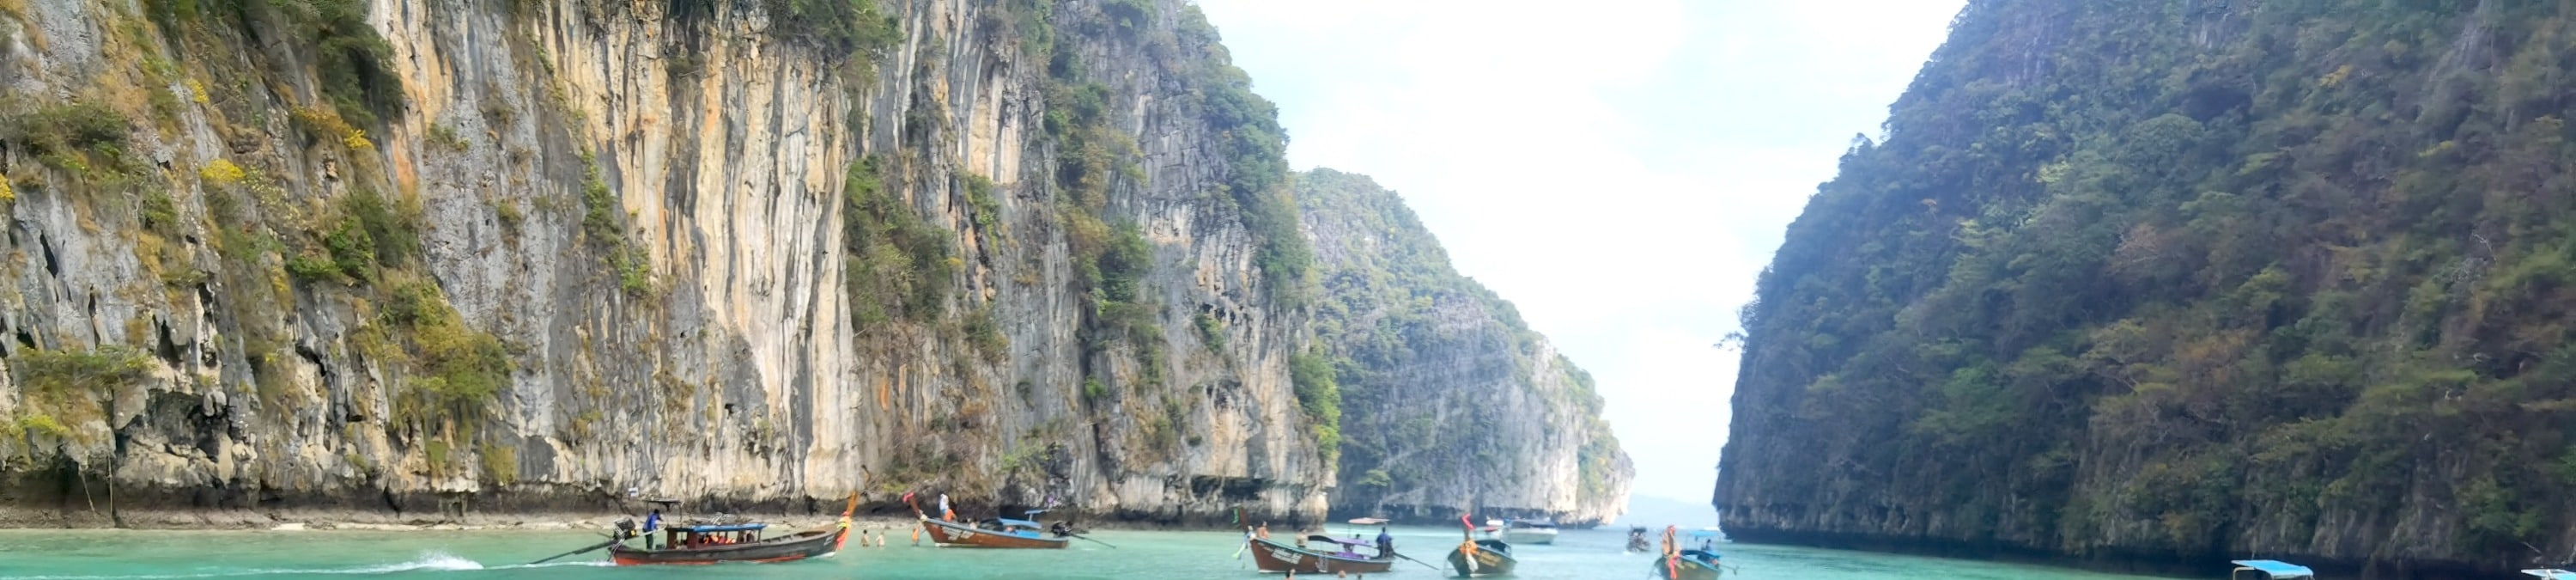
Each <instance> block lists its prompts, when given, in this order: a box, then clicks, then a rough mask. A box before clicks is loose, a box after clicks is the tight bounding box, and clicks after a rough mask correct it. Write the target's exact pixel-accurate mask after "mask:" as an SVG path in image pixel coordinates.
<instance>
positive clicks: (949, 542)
mask: <svg viewBox="0 0 2576 580" xmlns="http://www.w3.org/2000/svg"><path fill="white" fill-rule="evenodd" d="M921 531H922V532H924V533H925V534H926V535H928V536H930V541H932V542H937V543H938V544H939V545H941V546H947V547H952V548H1018V549H1039V550H1046V549H1060V548H1063V547H1065V545H1066V544H1071V543H1073V540H1072V539H1071V538H1045V537H1034V538H1033V537H1029V536H1023V535H1020V534H1014V533H1009V532H996V531H993V530H979V529H975V528H974V527H973V526H968V525H965V524H960V523H956V522H950V521H943V520H934V519H929V518H922V520H921Z"/></svg>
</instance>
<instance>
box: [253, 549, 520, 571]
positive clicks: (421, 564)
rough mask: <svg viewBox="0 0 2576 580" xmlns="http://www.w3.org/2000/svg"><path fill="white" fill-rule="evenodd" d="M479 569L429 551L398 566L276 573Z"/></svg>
mask: <svg viewBox="0 0 2576 580" xmlns="http://www.w3.org/2000/svg"><path fill="white" fill-rule="evenodd" d="M481 569H483V563H482V562H476V561H473V560H467V559H464V558H459V557H456V555H454V554H449V553H446V552H437V551H431V552H423V553H421V555H420V558H418V559H414V560H412V561H409V562H403V563H399V564H384V565H379V566H365V567H359V568H346V569H339V570H303V571H294V572H283V571H281V572H278V573H283V574H391V573H394V572H413V571H420V570H440V571H453V570H481Z"/></svg>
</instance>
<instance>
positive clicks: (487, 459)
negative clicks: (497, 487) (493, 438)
mask: <svg viewBox="0 0 2576 580" xmlns="http://www.w3.org/2000/svg"><path fill="white" fill-rule="evenodd" d="M480 454H481V455H482V457H483V479H484V481H489V482H492V483H496V484H501V485H509V484H512V483H517V482H518V481H519V450H518V448H516V447H511V446H508V445H487V446H484V447H483V449H482V450H481V451H480Z"/></svg>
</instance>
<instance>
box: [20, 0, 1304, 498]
mask: <svg viewBox="0 0 2576 580" xmlns="http://www.w3.org/2000/svg"><path fill="white" fill-rule="evenodd" d="M0 87H5V89H0V90H5V93H0V94H5V97H0V111H5V112H0V175H5V179H0V182H5V183H6V185H7V187H5V188H0V212H5V213H6V214H7V215H8V216H9V218H10V221H9V223H8V236H7V237H6V239H5V240H0V241H5V250H6V251H5V254H0V278H5V280H6V281H7V282H6V283H5V284H0V336H7V337H9V339H8V340H6V341H0V342H5V344H0V366H6V367H7V372H6V373H5V376H6V382H5V383H0V417H5V418H7V420H6V421H0V522H7V523H12V524H43V525H50V524H56V523H63V524H80V525H94V524H102V523H109V522H119V523H127V524H145V525H150V524H158V523H184V522H189V521H196V519H197V518H207V517H217V516H209V515H206V514H209V513H227V510H229V512H228V513H237V514H238V513H254V514H256V513H269V514H274V513H282V512H284V511H286V510H297V509H304V510H317V511H325V512H338V513H345V514H347V515H344V516H337V517H352V518H365V517H375V516H382V517H384V518H387V519H412V518H418V517H423V515H422V514H430V513H436V512H437V511H438V510H444V509H457V508H460V507H461V508H462V509H464V510H466V511H467V513H468V515H467V517H469V518H471V517H477V516H475V515H474V514H479V513H495V512H502V511H505V510H506V511H543V510H549V509H559V510H581V511H604V510H611V509H620V508H622V507H631V506H626V505H625V504H621V503H619V501H618V499H617V498H620V497H625V496H629V495H637V494H640V495H645V496H668V497H677V498H682V499H685V500H692V501H694V502H695V506H696V507H700V508H706V509H726V510H737V511H740V510H774V511H778V512H801V511H810V510H816V509H817V508H818V506H819V505H820V504H837V503H838V500H839V499H840V498H841V497H843V496H844V495H846V494H848V493H852V492H861V493H864V494H865V495H866V497H867V498H868V499H869V500H870V501H872V502H875V503H876V505H879V506H880V507H881V509H882V508H891V507H892V506H890V505H887V503H886V502H891V501H893V498H894V497H896V496H897V495H899V494H901V493H902V492H904V491H906V490H915V489H919V490H927V491H938V492H945V493H949V494H951V495H952V496H954V497H955V498H957V499H958V500H960V501H961V502H963V503H964V504H965V505H966V506H968V507H969V508H970V509H974V510H983V509H993V508H994V507H996V506H997V505H1010V506H1031V505H1041V504H1063V505H1066V506H1069V507H1070V508H1071V509H1077V510H1081V511H1084V512H1089V513H1093V514H1098V515H1100V516H1104V517H1114V518H1122V519H1138V520H1154V521H1166V522H1169V521H1187V520H1203V519H1205V518H1219V519H1222V518H1224V517H1226V516H1225V515H1223V514H1229V513H1232V512H1234V511H1236V510H1237V509H1241V510H1243V511H1245V512H1247V513H1249V514H1253V515H1258V516H1261V517H1267V518H1272V519H1278V520H1283V521H1295V520H1304V521H1312V520H1315V519H1317V518H1320V517H1321V516H1322V515H1323V514H1324V511H1325V495H1324V492H1325V490H1326V489H1328V488H1329V487H1331V486H1332V485H1333V483H1334V479H1333V471H1332V469H1331V468H1330V465H1329V464H1328V463H1326V462H1325V460H1324V459H1323V455H1322V452H1321V451H1320V450H1319V449H1318V447H1317V445H1316V444H1315V443H1314V442H1313V441H1312V440H1311V439H1310V438H1309V434H1308V433H1309V428H1308V426H1307V419H1306V418H1305V413H1303V411H1302V408H1301V406H1300V404H1299V401H1298V399H1297V398H1296V395H1295V393H1294V391H1293V389H1292V388H1291V385H1290V377H1289V375H1290V373H1289V366H1290V365H1289V362H1290V357H1291V355H1292V354H1293V352H1294V351H1295V350H1296V348H1297V347H1298V346H1299V345H1302V344H1304V342H1305V341H1306V340H1307V338H1306V335H1307V331H1306V330H1305V329H1304V328H1303V326H1302V319H1303V316H1304V315H1303V314H1301V312H1300V310H1299V308H1300V307H1298V306H1296V304H1297V303H1298V301H1299V300H1302V299H1303V298H1301V297H1300V296H1301V295H1300V294H1299V293H1300V292H1301V291H1302V290H1303V289H1304V288H1306V287H1307V286H1309V285H1311V281H1310V278H1309V275H1308V274H1307V273H1306V271H1305V268H1306V264H1307V263H1308V255H1309V254H1308V252H1307V250H1306V246H1305V243H1304V240H1303V239H1302V238H1301V237H1299V236H1298V235H1297V232H1296V229H1295V228H1296V223H1297V219H1296V217H1295V213H1294V212H1295V208H1294V207H1293V205H1292V204H1291V203H1290V202H1289V201H1288V192H1287V190H1286V187H1287V180H1286V178H1287V175H1286V171H1285V166H1284V164H1283V163H1282V162H1281V158H1280V152H1281V150H1282V147H1283V145H1284V142H1283V137H1282V136H1281V133H1280V131H1279V130H1278V128H1277V125H1276V121H1275V120H1274V112H1273V110H1272V108H1271V107H1270V105H1269V103H1268V102H1267V101H1263V100H1261V99H1260V98H1259V97H1257V96H1254V95H1252V94H1251V93H1250V92H1249V90H1248V87H1249V82H1248V81H1247V80H1246V79H1245V77H1244V76H1243V75H1242V73H1241V71H1239V70H1236V69H1234V68H1233V67H1232V66H1230V65H1228V64H1227V61H1226V57H1225V52H1224V49H1223V47H1222V46H1221V45H1219V44H1218V43H1217V37H1216V34H1215V32H1214V30H1213V29H1212V28H1210V27H1209V26H1208V25H1207V24H1206V22H1205V20H1204V19H1203V18H1202V17H1201V16H1200V15H1199V13H1198V12H1197V10H1196V8H1194V7H1191V6H1188V5H1186V4H1185V3H1183V2H1179V1H1177V0H1099V1H1089V0H1071V1H1064V2H1049V1H1043V0H1009V1H966V0H889V1H887V2H884V3H883V4H882V5H878V4H877V3H872V2H854V3H845V2H804V1H785V0H772V1H760V0H673V1H669V2H604V1H592V0H568V1H564V2H464V1H454V0H377V1H372V2H365V1H362V2H325V1H319V0H246V1H242V2H188V1H184V0H145V1H143V2H141V3H139V4H136V3H131V2H127V1H124V0H19V1H13V2H0ZM1199 320H1215V321H1218V322H1221V323H1222V324H1220V325H1216V326H1215V328H1214V330H1213V331H1210V330H1208V328H1207V327H1205V326H1202V325H1199V324H1196V322H1197V321H1199Z"/></svg>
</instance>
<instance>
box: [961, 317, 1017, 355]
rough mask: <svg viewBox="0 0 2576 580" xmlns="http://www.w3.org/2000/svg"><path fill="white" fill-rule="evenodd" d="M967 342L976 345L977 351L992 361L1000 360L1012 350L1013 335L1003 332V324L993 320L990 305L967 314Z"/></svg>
mask: <svg viewBox="0 0 2576 580" xmlns="http://www.w3.org/2000/svg"><path fill="white" fill-rule="evenodd" d="M966 343H967V344H970V345H974V347H975V352H976V353H977V354H981V355H983V356H984V360H986V361H990V362H1000V361H1001V360H1002V357H1003V356H1004V355H1008V354H1010V350H1011V337H1009V336H1004V335H1003V334H1002V325H1001V324H999V323H996V322H994V321H993V309H992V308H990V307H986V308H982V309H978V310H976V311H975V313H974V314H969V315H966Z"/></svg>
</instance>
